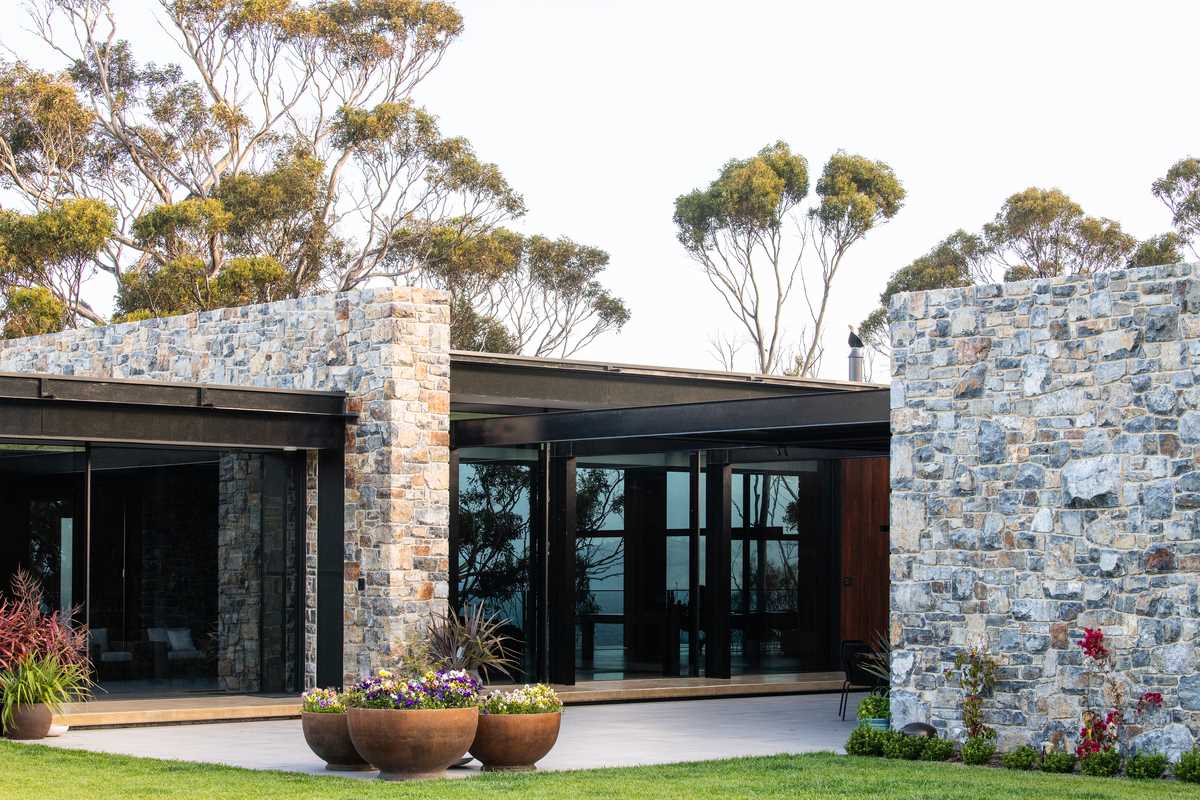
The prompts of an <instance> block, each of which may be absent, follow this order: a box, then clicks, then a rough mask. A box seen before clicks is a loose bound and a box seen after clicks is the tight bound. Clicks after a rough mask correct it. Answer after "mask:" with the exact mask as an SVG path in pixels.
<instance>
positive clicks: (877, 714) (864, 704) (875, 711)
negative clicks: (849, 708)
mask: <svg viewBox="0 0 1200 800" xmlns="http://www.w3.org/2000/svg"><path fill="white" fill-rule="evenodd" d="M889 716H891V702H890V701H889V700H888V696H887V695H886V694H869V695H867V696H866V697H864V698H863V699H862V700H861V701H859V704H858V718H859V719H885V718H887V717H889Z"/></svg>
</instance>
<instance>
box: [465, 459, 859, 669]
mask: <svg viewBox="0 0 1200 800" xmlns="http://www.w3.org/2000/svg"><path fill="white" fill-rule="evenodd" d="M735 452H736V451H735ZM691 456H692V454H691V453H688V452H667V453H650V454H635V455H624V456H622V455H606V456H589V457H578V458H576V459H575V465H574V473H573V474H574V489H575V498H574V501H575V517H574V520H575V529H574V553H575V560H574V570H575V576H574V591H573V594H568V595H564V596H566V597H568V600H567V602H571V603H573V606H574V613H575V636H574V641H573V642H571V641H561V640H555V637H559V638H560V639H561V638H562V636H563V635H564V634H560V633H556V632H553V631H557V630H558V629H557V628H554V629H553V631H552V632H551V633H550V640H549V641H548V643H547V644H545V645H541V644H540V643H539V637H538V636H537V633H538V631H537V630H536V625H537V624H539V623H538V619H539V617H538V611H539V610H538V609H536V608H533V607H532V604H531V603H532V601H531V598H532V597H533V595H534V594H535V593H536V591H535V590H536V589H537V586H538V583H537V582H538V581H539V580H547V575H545V574H543V573H542V572H539V570H545V569H548V567H544V566H539V563H538V558H539V556H538V555H537V552H536V551H537V549H538V545H537V544H536V543H537V541H538V537H539V536H542V535H543V532H542V531H541V529H540V528H539V525H541V522H540V521H539V519H540V518H539V516H538V513H537V512H536V508H538V507H539V506H538V503H539V500H538V498H537V493H538V492H539V491H540V490H539V488H538V487H539V486H541V485H551V484H543V480H542V478H541V477H540V476H539V470H540V469H541V467H540V466H539V461H538V458H537V450H535V449H532V448H531V449H528V450H505V449H502V448H479V449H474V450H470V451H461V452H460V453H459V458H460V462H459V473H458V478H459V488H458V492H459V494H458V507H457V510H458V514H459V518H458V528H457V530H458V542H457V552H456V554H455V558H456V564H457V569H458V584H457V586H458V604H459V606H460V607H462V606H465V605H467V604H470V603H477V602H482V603H484V604H485V606H486V607H487V608H488V609H489V611H492V612H494V613H500V614H502V615H503V616H504V617H505V618H507V619H508V620H509V622H510V635H511V636H512V637H513V639H514V640H516V641H518V642H519V643H520V648H521V656H522V665H523V669H524V674H523V675H522V676H520V679H532V678H533V677H535V676H536V675H537V674H538V670H539V666H538V665H539V664H540V663H541V662H540V661H539V658H538V654H537V653H534V652H532V651H533V650H534V649H540V648H541V647H543V646H544V647H546V648H547V651H552V652H554V653H559V652H560V650H559V649H558V648H564V647H573V648H574V668H575V673H574V674H575V675H576V678H577V679H578V680H613V679H624V678H630V677H652V676H663V675H672V676H673V675H687V674H702V673H703V665H704V660H705V659H704V653H705V647H706V642H707V641H709V640H710V639H711V636H710V635H709V633H710V631H708V630H707V627H709V626H712V625H716V624H717V623H716V622H714V621H712V620H710V619H708V618H707V617H706V614H705V613H704V608H705V600H704V598H705V594H706V592H705V587H706V580H707V577H708V575H707V565H706V559H705V545H706V538H707V537H706V536H705V530H704V527H703V526H704V522H705V519H706V517H705V514H706V511H707V509H706V508H705V505H706V495H705V488H704V487H705V481H704V472H703V468H702V467H701V468H700V470H701V471H700V472H699V473H698V474H697V475H696V476H695V477H693V474H692V465H691V464H690V463H689V462H690V459H691ZM556 458H557V456H556ZM553 461H554V459H550V460H549V461H548V462H547V463H552V462H553ZM700 463H702V462H700ZM830 474H831V473H830V471H829V469H828V468H827V466H825V465H823V464H822V463H820V462H812V461H806V462H765V463H741V464H735V465H734V467H733V474H732V480H731V492H730V495H731V496H730V506H729V508H730V513H731V519H732V532H731V542H730V572H731V574H730V578H731V583H730V593H729V596H730V613H729V615H728V617H727V618H725V617H722V618H721V619H722V620H723V622H722V623H721V624H722V625H723V626H725V629H726V630H728V631H729V634H730V649H729V654H730V661H731V665H732V670H733V671H734V672H770V671H801V670H825V669H829V668H831V667H832V666H833V662H834V660H835V656H834V654H833V647H832V645H831V639H830V636H831V631H832V626H833V614H834V612H835V609H836V606H835V605H834V600H833V597H832V592H833V591H834V587H833V585H832V583H831V581H832V578H831V577H830V576H832V575H833V574H834V567H835V564H834V562H833V561H832V539H833V535H832V518H831V516H830V508H831V503H830V493H831V491H832V487H831V485H830V477H829V476H830ZM693 481H696V482H697V483H698V486H699V492H698V494H697V497H695V498H693V497H692V492H693ZM556 502H558V501H556V499H555V498H553V497H551V498H549V499H548V501H547V507H548V508H550V509H553V508H554V507H555V503H556ZM548 514H549V516H547V517H546V520H547V521H546V523H545V525H546V529H545V534H544V535H546V536H547V537H549V541H553V537H555V536H569V535H570V533H568V532H563V531H558V530H554V529H553V528H554V526H555V525H556V524H558V523H555V522H553V521H552V517H553V512H552V511H550V512H548ZM693 525H695V526H696V530H695V534H693V530H692V529H693ZM549 547H550V548H551V549H552V548H553V547H554V545H553V544H552V543H551V544H550V545H549ZM556 563H557V562H556ZM693 570H694V571H695V573H696V576H695V577H693ZM693 581H695V584H694V586H693ZM568 585H569V584H568ZM554 591H566V590H559V589H555V590H554ZM722 591H723V587H722ZM553 601H554V598H550V600H549V601H548V602H553ZM714 607H715V608H720V605H715V606H714ZM566 630H567V631H569V630H570V628H569V626H568V627H567V628H566ZM717 630H718V631H720V629H719V628H718V629H717ZM566 635H567V636H569V634H566ZM720 641H723V640H720ZM691 656H694V659H693V658H690V657H691ZM555 658H558V656H555ZM564 658H569V656H564ZM555 663H558V662H557V661H556V662H555ZM567 670H568V673H567V674H570V673H569V664H568V666H567Z"/></svg>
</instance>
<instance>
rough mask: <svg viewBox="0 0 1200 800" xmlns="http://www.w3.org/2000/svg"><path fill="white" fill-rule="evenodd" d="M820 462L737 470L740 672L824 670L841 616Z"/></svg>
mask: <svg viewBox="0 0 1200 800" xmlns="http://www.w3.org/2000/svg"><path fill="white" fill-rule="evenodd" d="M822 466H823V465H822V464H821V463H819V462H815V461H814V462H793V463H778V464H772V463H768V464H761V465H737V466H735V472H734V474H733V481H732V492H731V495H732V497H731V503H732V509H731V516H732V521H733V522H732V524H733V530H732V542H731V552H730V564H731V570H730V573H731V574H730V579H731V587H732V588H731V597H730V611H731V623H730V625H731V630H730V649H731V664H732V669H733V672H735V673H739V672H740V673H756V672H795V671H811V670H823V669H826V668H828V667H829V661H830V658H831V655H830V653H831V645H830V639H829V636H830V630H831V627H830V626H831V624H832V619H833V614H834V606H833V603H832V593H833V587H832V585H831V583H830V577H829V576H830V575H832V574H833V550H832V545H833V537H832V525H831V520H830V518H829V511H828V509H829V495H828V492H829V489H830V487H829V473H828V470H827V469H823V468H822Z"/></svg>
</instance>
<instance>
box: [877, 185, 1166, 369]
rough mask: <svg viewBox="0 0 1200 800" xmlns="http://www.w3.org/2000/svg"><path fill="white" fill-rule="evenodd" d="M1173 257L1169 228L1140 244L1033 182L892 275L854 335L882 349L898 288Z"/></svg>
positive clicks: (1078, 271) (1080, 271)
mask: <svg viewBox="0 0 1200 800" xmlns="http://www.w3.org/2000/svg"><path fill="white" fill-rule="evenodd" d="M1178 257H1179V239H1178V237H1177V236H1175V235H1174V234H1167V235H1165V236H1159V237H1153V238H1151V239H1148V240H1146V241H1145V242H1142V243H1140V244H1139V243H1138V241H1137V239H1136V238H1134V237H1133V236H1131V235H1129V234H1128V233H1126V232H1125V231H1124V230H1122V228H1121V225H1120V223H1118V222H1116V221H1114V220H1111V219H1107V218H1105V217H1094V216H1089V215H1088V214H1085V213H1084V211H1083V208H1082V207H1081V206H1080V205H1079V204H1078V203H1076V202H1075V201H1074V200H1072V199H1071V198H1070V197H1069V196H1068V195H1067V194H1066V193H1064V192H1063V191H1061V190H1059V189H1041V188H1037V187H1030V188H1028V189H1025V190H1024V191H1021V192H1017V193H1015V194H1013V195H1010V196H1009V197H1008V198H1007V199H1006V200H1005V201H1004V203H1003V204H1002V205H1001V207H1000V209H999V211H997V212H996V215H995V217H994V218H993V219H992V221H991V222H988V223H987V224H985V225H983V226H982V229H981V231H980V232H979V233H977V234H975V233H969V232H967V231H965V230H962V229H960V230H958V231H955V232H954V233H953V234H951V235H950V236H949V237H947V238H946V239H944V240H943V241H942V242H940V243H939V244H937V245H936V246H935V247H934V248H933V249H932V250H930V251H929V252H928V253H926V254H925V255H922V256H919V257H918V258H916V259H914V260H913V261H911V262H910V263H909V264H907V265H906V266H904V267H902V268H901V269H899V270H897V271H896V272H895V273H893V274H892V276H891V277H890V278H889V279H888V282H887V285H886V286H885V287H884V290H883V293H882V294H881V295H880V297H879V300H880V306H879V307H878V308H877V309H876V310H875V311H873V312H871V314H870V315H869V316H868V317H867V318H866V319H865V320H864V321H863V322H862V324H861V326H860V329H859V333H860V335H861V336H862V337H863V339H864V340H866V341H867V342H868V343H869V344H871V345H872V346H873V347H875V348H876V349H878V350H881V351H886V349H887V342H886V339H887V310H886V309H887V305H888V303H889V301H890V300H891V298H892V296H893V295H895V294H898V293H901V292H912V291H919V290H924V289H942V288H949V287H957V286H969V285H971V284H973V283H993V282H996V281H998V280H1024V279H1029V278H1052V277H1057V276H1059V275H1090V274H1093V273H1097V272H1104V271H1107V270H1112V269H1119V268H1122V267H1125V266H1129V265H1131V264H1136V265H1139V266H1149V265H1152V264H1162V263H1172V262H1174V261H1177V260H1178Z"/></svg>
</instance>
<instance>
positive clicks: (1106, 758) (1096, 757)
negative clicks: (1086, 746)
mask: <svg viewBox="0 0 1200 800" xmlns="http://www.w3.org/2000/svg"><path fill="white" fill-rule="evenodd" d="M1079 771H1080V772H1082V773H1083V774H1084V775H1091V776H1092V777H1093V778H1111V777H1112V776H1113V775H1116V774H1117V773H1118V772H1120V771H1121V754H1120V753H1118V752H1117V751H1116V750H1099V751H1097V752H1095V753H1088V754H1087V755H1086V756H1084V757H1083V759H1082V760H1081V761H1080V762H1079Z"/></svg>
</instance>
